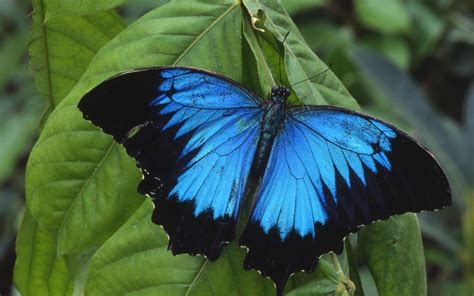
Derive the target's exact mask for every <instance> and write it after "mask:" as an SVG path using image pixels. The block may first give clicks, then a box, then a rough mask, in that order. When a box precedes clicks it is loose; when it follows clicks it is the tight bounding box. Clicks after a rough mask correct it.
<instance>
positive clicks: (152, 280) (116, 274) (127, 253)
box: [85, 201, 274, 295]
mask: <svg viewBox="0 0 474 296" xmlns="http://www.w3.org/2000/svg"><path fill="white" fill-rule="evenodd" d="M152 210H153V204H152V203H151V202H150V201H146V202H145V203H144V204H143V206H142V207H141V208H140V209H139V210H138V211H137V212H136V213H135V214H134V215H133V216H132V217H131V218H130V220H129V221H127V223H126V224H125V225H124V226H123V227H122V228H120V230H119V231H117V233H115V234H114V236H112V237H111V238H110V239H109V240H108V241H107V242H106V243H105V244H104V245H103V246H102V248H100V249H99V250H98V251H97V253H96V254H95V255H94V257H93V259H92V263H91V265H90V269H89V280H88V282H87V285H86V290H85V291H86V293H87V294H89V295H123V294H130V295H273V293H274V288H273V287H272V285H271V284H270V281H268V280H263V279H262V278H261V276H260V275H259V274H257V273H256V272H248V271H244V270H243V269H242V261H243V256H244V254H245V251H244V250H243V249H240V248H239V247H237V246H236V245H235V244H231V245H230V246H228V247H226V248H225V249H224V251H223V253H222V255H221V257H220V258H219V260H217V261H216V262H215V263H211V262H209V261H208V260H206V259H205V258H203V257H191V256H188V255H179V256H176V257H175V256H173V255H172V254H171V252H170V251H169V250H168V249H167V246H168V238H167V235H166V234H165V232H164V231H163V230H162V229H161V228H159V227H157V226H156V225H154V224H152V223H151V220H150V215H151V212H152Z"/></svg>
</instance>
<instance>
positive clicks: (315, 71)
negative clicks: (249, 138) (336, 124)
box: [243, 0, 358, 109]
mask: <svg viewBox="0 0 474 296" xmlns="http://www.w3.org/2000/svg"><path fill="white" fill-rule="evenodd" d="M243 3H244V5H245V7H246V8H247V10H248V12H249V14H250V17H251V19H252V20H253V22H254V26H257V27H258V26H259V25H260V23H263V28H259V30H268V31H270V32H271V33H272V34H273V35H274V36H275V37H276V38H277V39H278V40H279V41H280V42H281V41H283V38H284V36H285V35H286V34H287V33H288V32H290V34H289V35H288V37H287V39H286V41H285V43H284V44H283V46H284V48H285V65H284V66H285V69H286V73H287V75H288V81H289V83H290V85H291V84H295V83H298V84H295V85H294V86H293V87H292V88H293V89H294V91H295V93H296V96H297V97H298V100H299V102H301V103H303V104H313V105H321V104H324V105H327V104H331V105H338V106H343V107H347V108H350V109H358V105H357V103H356V102H355V100H354V99H353V98H352V96H351V95H350V94H349V92H348V91H347V90H346V88H345V87H344V86H343V85H342V83H341V82H340V81H339V80H338V79H337V77H336V76H335V75H334V73H332V72H331V71H330V70H329V71H328V67H327V66H326V65H325V64H324V63H323V62H322V61H321V60H320V59H319V58H318V57H317V56H316V55H315V54H314V52H313V51H312V50H311V49H310V48H309V47H308V45H307V44H306V43H305V41H304V39H303V37H302V36H301V34H300V32H299V31H298V29H297V27H296V25H295V24H294V23H293V21H292V20H291V18H290V17H289V15H288V13H287V12H286V11H285V9H284V8H283V7H282V6H281V5H280V4H279V2H278V1H270V0H263V1H257V0H246V1H243ZM257 20H259V21H257ZM276 68H277V67H276V66H274V69H273V71H275V72H276V71H277V69H276ZM277 77H278V76H276V77H275V79H277ZM300 81H303V82H300ZM299 82H300V83H299ZM292 102H293V103H297V102H295V101H292Z"/></svg>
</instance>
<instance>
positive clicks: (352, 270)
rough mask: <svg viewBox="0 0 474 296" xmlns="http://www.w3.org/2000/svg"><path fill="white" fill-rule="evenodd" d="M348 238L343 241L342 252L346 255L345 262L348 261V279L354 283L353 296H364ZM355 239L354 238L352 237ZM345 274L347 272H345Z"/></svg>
mask: <svg viewBox="0 0 474 296" xmlns="http://www.w3.org/2000/svg"><path fill="white" fill-rule="evenodd" d="M350 238H351V237H347V238H346V240H345V241H344V250H345V251H346V254H347V261H348V265H349V266H348V267H349V272H348V273H349V278H350V279H351V281H352V282H353V283H354V286H355V291H354V295H355V296H364V289H363V286H362V281H361V279H360V275H359V269H358V268H357V263H356V259H355V256H354V251H353V249H352V246H351V243H350ZM354 238H355V236H354ZM346 274H347V272H346Z"/></svg>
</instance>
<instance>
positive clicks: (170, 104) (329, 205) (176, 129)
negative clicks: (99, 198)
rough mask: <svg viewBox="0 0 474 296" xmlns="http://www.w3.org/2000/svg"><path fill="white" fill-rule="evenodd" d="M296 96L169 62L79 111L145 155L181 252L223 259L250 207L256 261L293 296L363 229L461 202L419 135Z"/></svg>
mask: <svg viewBox="0 0 474 296" xmlns="http://www.w3.org/2000/svg"><path fill="white" fill-rule="evenodd" d="M289 95H290V89H289V88H287V87H284V86H274V87H273V88H272V90H271V95H270V99H269V100H263V99H261V98H260V97H259V96H257V95H255V94H254V93H253V92H251V91H250V90H248V89H247V88H245V87H244V86H242V85H240V84H238V83H237V82H235V81H232V80H231V79H229V78H226V77H224V76H221V75H219V74H215V73H211V72H208V71H205V70H200V69H195V68H187V67H159V68H148V69H140V70H135V71H131V72H127V73H123V74H119V75H117V76H115V77H112V78H110V79H109V80H106V81H105V82H102V83H101V84H99V85H98V86H97V87H95V88H94V89H92V90H91V91H90V92H89V93H87V94H86V95H85V96H84V97H83V98H82V99H81V101H80V103H79V109H80V110H81V111H82V112H83V115H84V118H85V119H87V120H90V121H91V122H92V123H93V124H95V125H96V126H98V127H100V128H101V129H102V130H103V131H104V132H106V133H108V134H110V135H112V136H113V138H114V139H115V140H116V141H117V142H119V143H121V144H123V146H124V147H125V148H126V151H127V153H128V154H129V155H130V156H132V157H133V158H135V159H136V162H137V165H138V167H139V168H140V169H141V170H142V172H143V176H144V178H143V180H142V182H141V183H140V184H139V186H138V190H139V192H140V193H142V194H146V195H149V196H151V197H152V199H153V202H154V203H155V206H156V207H155V210H154V212H153V217H152V220H153V222H154V223H156V224H159V225H162V226H163V228H164V229H165V231H166V232H167V233H168V235H169V238H170V240H169V249H171V251H172V252H173V254H180V253H188V254H191V255H196V254H201V255H204V256H206V257H207V258H208V259H209V260H211V261H213V260H216V259H217V258H218V257H219V255H220V252H221V248H222V247H223V246H224V245H225V244H227V243H228V242H230V241H232V240H233V239H234V238H235V237H236V232H237V224H238V222H239V214H241V212H242V210H243V208H245V204H246V203H248V204H250V205H251V210H250V212H249V213H248V219H247V221H245V223H246V224H245V227H243V231H242V233H241V234H240V237H239V244H240V245H241V246H245V247H247V248H248V252H247V255H246V257H245V259H244V268H245V269H257V270H259V271H261V273H262V274H263V275H264V276H267V277H270V278H271V279H272V280H273V281H274V283H275V284H276V292H277V295H282V293H283V290H284V287H285V284H286V282H287V280H288V278H289V276H290V275H291V274H293V273H295V272H297V271H301V270H304V271H306V272H313V271H314V270H315V268H316V266H317V263H318V258H319V256H321V255H322V254H325V253H327V252H330V251H334V252H336V253H340V252H342V249H343V238H344V237H345V236H347V235H348V234H349V233H352V232H355V231H357V229H358V227H359V226H361V225H366V224H369V223H371V222H373V221H376V220H381V219H387V218H388V217H390V216H391V215H394V214H401V213H405V212H419V211H422V210H434V209H440V208H442V207H445V206H447V205H450V204H451V190H450V187H449V183H448V181H447V178H446V176H445V174H444V173H443V171H442V169H441V168H440V165H439V164H438V163H437V161H436V160H435V159H434V157H433V156H432V155H431V154H430V153H429V152H428V151H427V150H426V149H425V148H423V147H422V146H421V145H420V144H418V143H417V142H416V141H415V140H414V139H412V138H411V137H410V136H408V135H407V134H405V133H404V132H402V131H401V130H399V129H397V128H396V127H394V126H392V125H390V124H388V123H385V122H383V121H381V120H379V119H376V118H373V117H371V116H369V115H364V114H361V113H356V112H353V111H349V110H346V109H342V108H336V107H330V106H290V105H289V104H288V102H287V99H288V97H289Z"/></svg>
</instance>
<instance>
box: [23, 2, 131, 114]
mask: <svg viewBox="0 0 474 296" xmlns="http://www.w3.org/2000/svg"><path fill="white" fill-rule="evenodd" d="M33 9H34V11H33V24H32V29H31V37H30V67H31V69H33V71H34V72H35V79H36V87H37V89H38V92H39V93H40V94H41V96H42V97H43V98H44V99H45V101H46V102H47V104H48V105H49V107H48V108H49V110H48V112H49V111H51V110H53V109H54V108H55V107H56V106H57V105H58V104H59V102H61V100H62V99H63V98H64V97H65V96H66V95H67V94H68V92H69V91H70V90H71V89H72V87H73V86H74V85H75V84H76V82H77V81H78V80H79V78H81V76H82V74H83V73H84V71H85V70H86V68H87V65H88V64H89V62H90V60H91V59H92V58H93V57H94V55H95V53H96V52H97V51H98V50H99V49H100V48H101V47H102V46H103V45H104V44H106V43H107V42H108V41H109V40H110V39H112V38H113V37H114V36H115V35H117V33H119V32H120V31H122V30H123V28H124V24H123V22H122V20H121V19H120V17H119V16H118V15H117V14H116V13H114V12H113V11H108V12H101V13H98V14H96V15H90V16H84V17H80V16H62V17H57V18H54V19H50V20H46V19H45V15H46V14H47V10H46V9H45V4H44V2H43V0H34V1H33ZM48 112H47V113H48Z"/></svg>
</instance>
